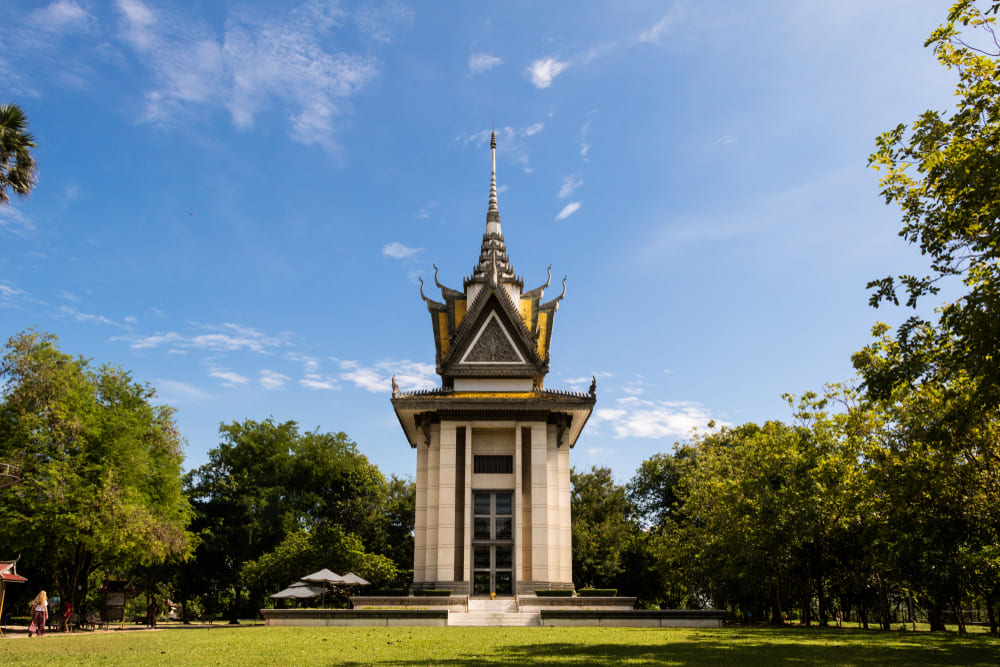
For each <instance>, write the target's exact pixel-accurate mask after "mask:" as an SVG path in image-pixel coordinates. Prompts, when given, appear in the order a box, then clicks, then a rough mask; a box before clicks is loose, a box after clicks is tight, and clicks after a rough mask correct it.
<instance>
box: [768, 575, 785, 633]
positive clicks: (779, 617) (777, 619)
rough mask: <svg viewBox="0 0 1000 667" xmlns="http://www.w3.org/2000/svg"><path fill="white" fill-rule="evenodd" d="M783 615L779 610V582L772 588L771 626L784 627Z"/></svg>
mask: <svg viewBox="0 0 1000 667" xmlns="http://www.w3.org/2000/svg"><path fill="white" fill-rule="evenodd" d="M784 623H785V619H784V613H783V612H782V610H781V582H778V583H777V584H775V586H774V614H772V616H771V625H784Z"/></svg>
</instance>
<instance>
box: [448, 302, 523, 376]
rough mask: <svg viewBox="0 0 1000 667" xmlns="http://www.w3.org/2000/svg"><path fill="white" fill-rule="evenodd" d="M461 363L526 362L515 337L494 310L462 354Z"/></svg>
mask: <svg viewBox="0 0 1000 667" xmlns="http://www.w3.org/2000/svg"><path fill="white" fill-rule="evenodd" d="M459 363H461V364H525V363H527V362H526V361H525V358H524V355H523V354H521V351H520V350H518V349H517V345H516V344H515V343H514V338H513V336H511V334H510V332H509V331H507V328H506V327H504V325H503V324H502V323H501V322H500V317H499V315H497V313H496V311H493V312H491V313H490V314H489V316H488V317H487V318H486V321H485V322H484V323H483V324H482V326H480V327H479V331H477V332H476V334H475V336H474V337H473V339H472V343H471V344H470V345H469V348H468V349H467V350H466V352H465V354H464V355H463V356H462V358H461V361H459Z"/></svg>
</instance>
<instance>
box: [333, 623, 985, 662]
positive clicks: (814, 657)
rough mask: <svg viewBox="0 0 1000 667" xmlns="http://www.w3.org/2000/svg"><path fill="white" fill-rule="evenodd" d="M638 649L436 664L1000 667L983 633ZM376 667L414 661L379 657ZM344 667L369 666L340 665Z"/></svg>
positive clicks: (811, 637)
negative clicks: (981, 666)
mask: <svg viewBox="0 0 1000 667" xmlns="http://www.w3.org/2000/svg"><path fill="white" fill-rule="evenodd" d="M642 639H643V640H644V641H643V642H642V643H641V644H640V643H636V644H629V643H614V642H608V643H586V644H576V643H569V642H544V641H539V642H537V643H533V642H530V641H529V642H524V643H521V644H519V645H513V646H497V647H492V648H491V649H488V650H477V648H476V647H475V646H470V647H469V651H468V654H467V655H463V656H461V657H454V658H442V657H435V658H434V659H433V664H435V665H500V664H505V665H506V664H517V665H522V664H524V665H533V664H559V665H591V664H594V665H598V664H599V665H608V664H630V665H705V664H727V665H783V664H784V665H787V664H795V665H985V666H989V667H997V666H998V665H1000V642H998V641H997V639H996V638H995V637H989V636H987V635H978V636H964V637H960V636H956V635H937V634H935V635H930V634H923V635H907V634H904V633H899V634H894V633H875V632H872V633H869V632H864V633H858V632H850V633H844V632H842V631H838V630H827V631H818V630H815V631H810V630H788V629H783V630H771V629H764V628H754V629H747V630H743V629H733V630H730V631H728V632H726V631H723V632H722V633H720V632H719V631H715V632H713V633H711V634H710V635H709V634H706V635H703V636H702V635H698V634H694V635H688V636H687V637H684V638H675V637H673V636H672V635H671V634H670V633H669V631H667V632H665V633H663V634H660V635H653V636H650V635H642ZM378 662H379V664H399V665H405V664H414V662H413V658H412V657H410V658H408V659H407V658H400V659H398V660H394V659H391V658H389V657H388V656H386V655H383V656H382V657H381V659H380V660H379V661H378ZM338 664H341V665H360V664H370V663H361V662H338Z"/></svg>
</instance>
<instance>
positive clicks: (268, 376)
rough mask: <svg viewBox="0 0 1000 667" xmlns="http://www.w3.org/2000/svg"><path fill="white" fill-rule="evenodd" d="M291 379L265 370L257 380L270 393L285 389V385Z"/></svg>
mask: <svg viewBox="0 0 1000 667" xmlns="http://www.w3.org/2000/svg"><path fill="white" fill-rule="evenodd" d="M288 380H289V377H288V376H287V375H282V374H281V373H278V372H277V371H272V370H268V369H266V368H265V369H264V370H262V371H261V372H260V378H259V379H258V380H257V381H258V382H259V383H260V386H261V387H262V388H264V389H267V390H268V391H274V390H277V389H284V388H285V384H286V383H287V382H288Z"/></svg>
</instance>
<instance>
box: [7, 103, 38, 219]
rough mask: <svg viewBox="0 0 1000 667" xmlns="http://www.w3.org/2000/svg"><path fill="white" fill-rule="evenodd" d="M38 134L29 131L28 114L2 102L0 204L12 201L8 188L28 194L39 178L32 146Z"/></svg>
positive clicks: (18, 193) (15, 192)
mask: <svg viewBox="0 0 1000 667" xmlns="http://www.w3.org/2000/svg"><path fill="white" fill-rule="evenodd" d="M36 147H37V146H36V144H35V138H34V137H32V136H31V134H29V133H28V117H27V116H26V115H25V114H24V112H23V111H22V110H21V107H19V106H17V105H16V104H0V206H9V205H10V195H8V194H7V191H8V189H9V190H10V191H11V192H13V193H14V194H16V195H19V196H21V197H27V196H28V194H29V193H30V192H31V189H32V188H34V187H35V183H36V182H37V181H38V175H37V173H36V171H35V159H34V158H33V157H31V152H30V151H29V150H28V149H30V148H36Z"/></svg>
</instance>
